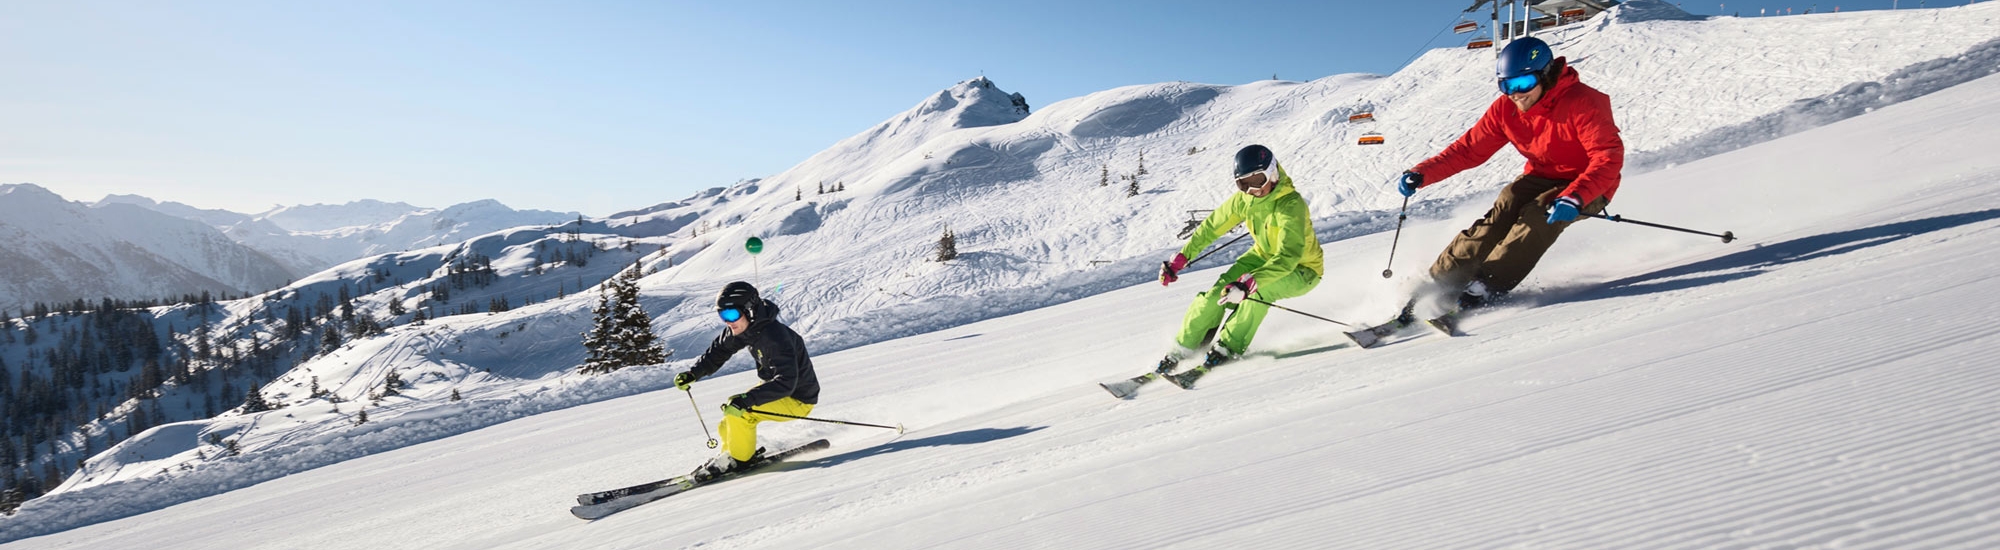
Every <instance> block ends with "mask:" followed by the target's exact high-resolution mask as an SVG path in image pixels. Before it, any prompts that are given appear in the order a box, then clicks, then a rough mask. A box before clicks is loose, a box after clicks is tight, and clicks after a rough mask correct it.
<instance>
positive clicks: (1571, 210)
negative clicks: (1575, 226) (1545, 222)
mask: <svg viewBox="0 0 2000 550" xmlns="http://www.w3.org/2000/svg"><path fill="white" fill-rule="evenodd" d="M1573 221H1576V199H1573V198H1570V197H1563V198H1560V199H1556V206H1555V207H1554V208H1550V209H1549V225H1555V224H1559V223H1564V222H1573Z"/></svg>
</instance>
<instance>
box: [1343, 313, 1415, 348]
mask: <svg viewBox="0 0 2000 550" xmlns="http://www.w3.org/2000/svg"><path fill="white" fill-rule="evenodd" d="M1407 326H1410V321H1408V320H1405V319H1403V318H1402V317H1397V318H1396V319H1394V320H1391V321H1389V322H1387V323H1382V324H1379V325H1375V326H1372V327H1368V328H1364V329H1361V330H1356V331H1350V332H1343V333H1341V334H1345V335H1346V336H1347V339H1348V340H1353V341H1354V345H1356V346H1361V348H1362V349H1368V348H1372V347H1375V345H1376V344H1380V343H1382V339H1383V338H1388V337H1389V335H1391V334H1395V333H1396V331H1399V330H1403V327H1407Z"/></svg>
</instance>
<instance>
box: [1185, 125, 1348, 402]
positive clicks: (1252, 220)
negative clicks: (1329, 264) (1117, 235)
mask: <svg viewBox="0 0 2000 550" xmlns="http://www.w3.org/2000/svg"><path fill="white" fill-rule="evenodd" d="M1235 176H1236V189H1237V190H1238V191H1241V192H1239V193H1236V194H1232V195H1230V196H1229V200H1226V201H1223V203H1222V206H1221V207H1218V208H1216V209H1215V211H1214V212H1211V213H1209V215H1208V219H1207V220H1204V221H1202V222H1201V226H1200V227H1199V228H1196V229H1195V231H1194V235H1193V236H1192V237H1190V238H1189V239H1188V243H1187V245H1186V246H1183V247H1181V251H1180V253H1178V254H1174V258H1173V259H1172V260H1168V261H1165V262H1161V264H1160V285H1162V286H1165V285H1167V284H1171V283H1173V282H1174V281H1178V280H1180V271H1181V270H1182V269H1185V268H1186V267H1187V264H1188V256H1190V255H1194V254H1198V253H1200V252H1201V251H1202V249H1204V248H1207V247H1208V245H1209V244H1210V243H1213V242H1215V240H1216V239H1217V238H1220V237H1222V236H1223V235H1224V234H1226V233H1228V232H1229V231H1230V230H1232V229H1235V228H1236V226H1237V225H1238V224H1242V225H1243V226H1245V228H1246V229H1248V230H1249V231H1250V238H1251V239H1253V240H1254V241H1255V244H1253V245H1251V247H1250V251H1249V252H1248V253H1245V254H1244V255H1243V256H1242V257H1240V258H1237V259H1236V264H1235V265H1232V266H1230V267H1229V270H1227V271H1224V272H1222V277H1220V278H1218V279H1216V281H1215V284H1214V286H1211V287H1209V289H1208V291H1207V292H1203V293H1201V295H1200V296H1197V297H1195V300H1194V303H1193V304H1192V305H1189V306H1188V311H1187V317H1186V319H1184V320H1183V321H1182V322H1181V331H1180V335H1179V336H1177V337H1175V338H1174V347H1173V349H1172V350H1171V351H1169V352H1167V356H1166V358H1164V359H1161V360H1160V367H1159V371H1158V372H1159V373H1161V374H1168V373H1171V372H1173V370H1174V368H1175V367H1177V366H1179V365H1180V362H1181V360H1182V359H1186V358H1188V357H1193V356H1194V355H1195V354H1198V353H1200V352H1201V351H1200V348H1201V347H1202V346H1206V345H1208V344H1209V342H1211V341H1214V342H1215V343H1216V344H1217V345H1216V346H1215V347H1214V349H1212V350H1210V351H1209V352H1208V358H1207V360H1206V361H1204V362H1203V363H1202V366H1203V367H1214V366H1216V365H1219V364H1222V363H1225V362H1228V361H1230V360H1232V359H1235V358H1236V357H1237V356H1240V355H1242V354H1243V352H1244V351H1245V350H1248V349H1249V348H1250V340H1251V338H1254V337H1256V335H1257V325H1259V324H1262V323H1263V322H1264V314H1265V313H1268V312H1269V311H1270V306H1268V305H1265V303H1266V302H1275V301H1278V300H1282V299H1285V298H1292V297H1296V296H1303V295H1305V293H1307V292H1311V291H1312V289H1313V287H1315V286H1319V279H1320V275H1322V274H1324V273H1325V272H1326V268H1325V266H1324V257H1323V256H1322V254H1321V252H1320V249H1319V238H1318V237H1317V236H1315V235H1314V233H1313V226H1312V216H1311V214H1309V213H1307V211H1306V200H1305V197H1301V196H1299V193H1298V191H1297V190H1295V189H1293V188H1292V178H1291V177H1290V176H1287V175H1285V170H1284V169H1283V168H1280V167H1279V166H1278V161H1277V159H1276V158H1274V157H1273V156H1272V154H1271V150H1270V149H1268V148H1265V147H1264V146H1262V145H1251V146H1248V147H1244V148H1243V149H1242V150H1240V151H1237V152H1236V171H1235ZM1229 311H1234V312H1235V313H1234V314H1232V315H1230V316H1229V320H1228V322H1226V323H1225V322H1223V319H1222V317H1223V314H1224V313H1227V312H1229ZM1218 330H1220V331H1221V334H1220V336H1221V338H1220V339H1219V340H1218V339H1217V338H1216V336H1217V331H1218Z"/></svg>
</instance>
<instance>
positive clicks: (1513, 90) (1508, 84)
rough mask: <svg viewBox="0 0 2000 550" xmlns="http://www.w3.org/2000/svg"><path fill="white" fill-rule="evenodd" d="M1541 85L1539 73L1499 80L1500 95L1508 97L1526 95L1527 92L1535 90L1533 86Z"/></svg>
mask: <svg viewBox="0 0 2000 550" xmlns="http://www.w3.org/2000/svg"><path fill="white" fill-rule="evenodd" d="M1541 83H1542V75H1541V74H1540V73H1528V74H1524V75H1521V76H1511V77H1507V78H1502V79H1500V93H1503V94H1508V95H1513V94H1520V93H1527V92H1528V90H1533V89H1535V86H1538V85H1541Z"/></svg>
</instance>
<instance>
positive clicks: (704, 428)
mask: <svg viewBox="0 0 2000 550" xmlns="http://www.w3.org/2000/svg"><path fill="white" fill-rule="evenodd" d="M687 394H688V404H689V405H693V406H694V421H695V422H700V423H701V435H704V436H708V448H710V449H713V448H715V446H716V445H717V444H719V443H720V442H718V441H716V440H715V436H712V435H708V421H707V420H702V419H701V405H700V404H698V403H695V402H694V390H693V389H689V390H687Z"/></svg>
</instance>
